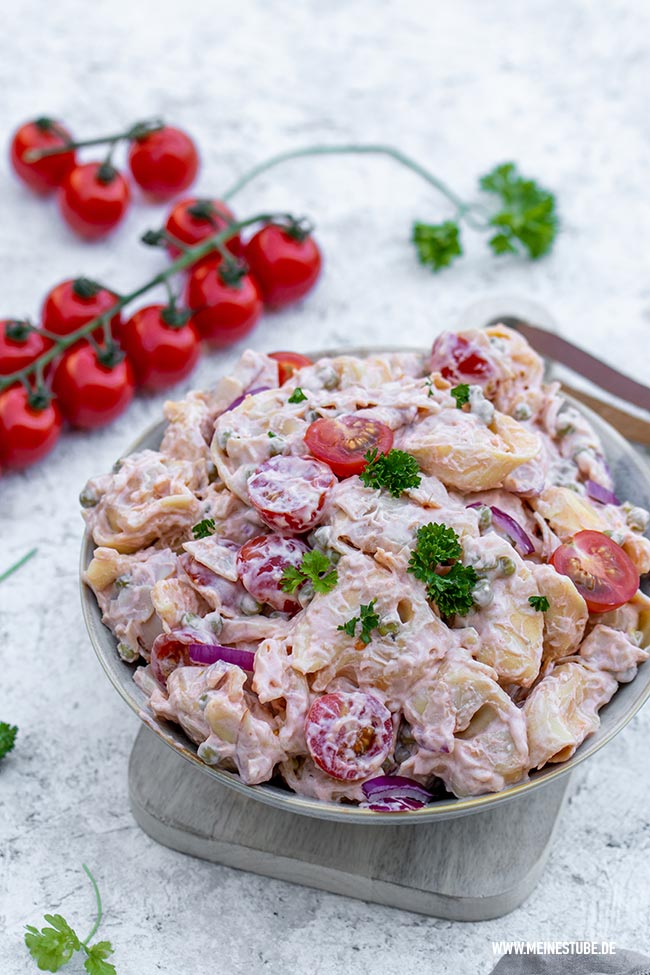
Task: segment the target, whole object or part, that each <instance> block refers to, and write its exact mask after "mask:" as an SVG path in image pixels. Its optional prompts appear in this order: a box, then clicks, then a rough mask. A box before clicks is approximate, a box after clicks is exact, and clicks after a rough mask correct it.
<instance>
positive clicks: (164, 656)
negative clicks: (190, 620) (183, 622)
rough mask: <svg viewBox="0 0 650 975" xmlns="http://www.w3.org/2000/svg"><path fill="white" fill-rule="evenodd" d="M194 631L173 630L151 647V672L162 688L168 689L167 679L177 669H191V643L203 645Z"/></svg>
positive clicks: (162, 634) (158, 637) (162, 635)
mask: <svg viewBox="0 0 650 975" xmlns="http://www.w3.org/2000/svg"><path fill="white" fill-rule="evenodd" d="M201 642H202V640H200V639H199V637H198V636H197V634H196V633H194V632H193V631H192V630H172V632H171V633H161V634H159V636H157V637H156V639H155V640H154V641H153V646H152V647H151V661H150V663H151V672H152V673H153V675H154V677H155V679H156V680H157V681H158V683H159V684H160V685H161V686H162V687H167V678H168V677H169V675H170V674H171V673H173V671H175V670H176V668H177V667H189V666H190V664H191V660H190V651H189V646H190V643H201Z"/></svg>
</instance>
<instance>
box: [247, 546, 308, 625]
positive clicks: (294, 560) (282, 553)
mask: <svg viewBox="0 0 650 975" xmlns="http://www.w3.org/2000/svg"><path fill="white" fill-rule="evenodd" d="M308 551H309V549H308V547H307V546H306V545H305V543H304V542H301V541H300V539H298V538H283V536H282V535H258V536H257V538H251V539H249V540H248V541H247V542H244V544H243V545H242V547H241V548H240V550H239V553H238V555H237V570H238V572H239V577H240V579H241V581H242V583H243V584H244V587H245V588H246V589H247V590H248V592H249V593H250V594H251V596H254V597H255V599H257V600H258V602H260V603H268V605H269V606H272V607H273V609H277V610H279V611H280V612H281V613H296V612H298V610H299V609H300V603H299V602H298V600H297V599H296V597H295V596H292V595H290V594H289V593H288V592H284V591H283V590H282V574H283V572H284V570H285V569H286V568H287V567H288V566H290V565H292V566H294V567H295V568H298V566H299V565H300V563H301V562H302V560H303V557H304V556H305V555H306V554H307V552H308Z"/></svg>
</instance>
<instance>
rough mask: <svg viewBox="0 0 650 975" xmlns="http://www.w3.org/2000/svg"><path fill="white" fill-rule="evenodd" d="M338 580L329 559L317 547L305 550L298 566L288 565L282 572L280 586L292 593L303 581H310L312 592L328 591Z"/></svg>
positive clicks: (284, 590)
mask: <svg viewBox="0 0 650 975" xmlns="http://www.w3.org/2000/svg"><path fill="white" fill-rule="evenodd" d="M338 581H339V577H338V573H337V571H336V569H335V568H334V566H333V565H332V563H331V562H330V560H329V559H328V558H327V556H326V555H324V554H323V553H322V552H319V551H318V549H314V551H313V552H306V553H305V555H303V557H302V562H301V563H300V566H299V567H296V566H295V565H288V566H286V568H285V569H284V572H283V573H282V581H281V583H280V588H281V589H282V591H283V592H290V593H294V592H295V591H296V590H297V589H299V588H300V587H301V586H302V585H304V583H305V582H310V583H311V584H312V586H313V587H314V592H323V593H324V592H330V591H331V590H332V589H333V588H334V586H335V585H336V583H337V582H338Z"/></svg>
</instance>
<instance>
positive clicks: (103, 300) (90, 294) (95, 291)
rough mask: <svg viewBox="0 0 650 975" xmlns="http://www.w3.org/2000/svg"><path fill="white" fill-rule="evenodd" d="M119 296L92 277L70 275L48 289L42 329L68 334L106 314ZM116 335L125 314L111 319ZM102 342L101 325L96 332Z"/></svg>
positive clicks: (56, 333) (42, 310)
mask: <svg viewBox="0 0 650 975" xmlns="http://www.w3.org/2000/svg"><path fill="white" fill-rule="evenodd" d="M117 297H118V296H117V295H116V294H115V293H114V292H112V291H109V290H108V288H103V287H102V286H101V285H99V284H97V282H96V281H91V280H90V278H69V279H67V280H66V281H61V283H60V284H57V285H55V286H54V287H53V288H51V289H50V291H48V293H47V294H46V296H45V300H44V302H43V308H42V309H41V321H42V323H43V328H44V329H45V330H46V331H48V332H54V334H55V335H69V334H70V333H71V332H76V331H77V329H79V328H81V326H82V325H85V324H86V323H87V322H90V321H92V319H93V318H97V317H98V316H99V315H103V314H104V313H105V312H107V311H108V309H109V308H112V307H113V305H114V304H115V302H116V301H117ZM110 322H111V330H112V332H113V334H114V335H119V333H120V329H121V327H122V317H121V315H120V313H119V312H117V314H115V315H113V317H112V318H111V320H110ZM93 335H94V336H95V337H96V338H97V339H98V340H99V341H101V338H102V329H101V326H100V327H99V328H98V329H97V330H96V331H94V332H93Z"/></svg>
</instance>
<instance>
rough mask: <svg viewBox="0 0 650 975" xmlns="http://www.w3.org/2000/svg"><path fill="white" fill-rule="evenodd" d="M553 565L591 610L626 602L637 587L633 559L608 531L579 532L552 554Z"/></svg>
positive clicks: (636, 574)
mask: <svg viewBox="0 0 650 975" xmlns="http://www.w3.org/2000/svg"><path fill="white" fill-rule="evenodd" d="M551 563H552V564H553V566H554V568H555V569H556V570H557V571H558V572H559V573H560V574H561V575H563V576H568V577H569V578H570V579H571V581H572V582H573V583H574V585H575V587H576V589H577V590H578V592H579V593H580V595H581V596H583V598H584V600H585V602H586V603H587V607H588V609H589V612H590V613H606V612H608V611H609V610H610V609H618V607H619V606H623V605H624V604H625V603H627V602H628V601H629V600H630V599H632V597H633V596H634V594H635V593H636V591H637V589H638V588H639V584H640V579H639V573H638V571H637V568H636V566H635V565H634V562H633V561H632V559H631V558H630V557H629V555H627V553H626V552H624V551H623V549H622V548H621V546H620V545H617V544H616V542H613V541H612V539H611V538H610V537H609V535H604V534H603V533H602V532H594V531H582V532H578V533H577V534H576V535H574V536H573V538H572V539H571V540H570V541H569V542H565V544H564V545H560V547H559V548H556V549H555V551H554V552H553V555H552V556H551Z"/></svg>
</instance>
